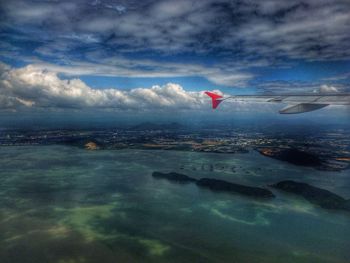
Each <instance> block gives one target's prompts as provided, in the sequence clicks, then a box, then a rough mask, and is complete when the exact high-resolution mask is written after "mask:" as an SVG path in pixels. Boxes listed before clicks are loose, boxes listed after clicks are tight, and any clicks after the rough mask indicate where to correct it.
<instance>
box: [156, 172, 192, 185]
mask: <svg viewBox="0 0 350 263" xmlns="http://www.w3.org/2000/svg"><path fill="white" fill-rule="evenodd" d="M152 176H153V177H154V178H157V179H167V180H169V181H173V182H178V183H190V182H196V181H197V179H195V178H192V177H189V176H187V175H184V174H179V173H174V172H170V173H161V172H153V173H152Z"/></svg>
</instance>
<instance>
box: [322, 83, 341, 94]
mask: <svg viewBox="0 0 350 263" xmlns="http://www.w3.org/2000/svg"><path fill="white" fill-rule="evenodd" d="M316 92H319V93H336V92H339V90H338V89H337V88H336V87H334V86H329V85H327V84H324V85H321V87H320V88H319V89H318V90H317V91H316Z"/></svg>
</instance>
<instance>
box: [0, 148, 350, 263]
mask: <svg viewBox="0 0 350 263" xmlns="http://www.w3.org/2000/svg"><path fill="white" fill-rule="evenodd" d="M0 156H1V159H0V167H1V170H0V259H1V262H11V263H13V262H35V263H38V262H58V263H63V262H247V263H248V262H249V263H254V262H269V263H270V262H283V263H286V262H287V263H288V262H344V263H345V262H350V251H349V247H350V238H349V237H350V214H346V213H343V212H337V211H327V210H324V209H321V208H318V207H315V206H313V205H311V204H309V203H308V202H306V201H304V200H303V199H301V198H297V197H295V196H293V195H288V194H284V193H281V192H278V191H275V190H273V192H274V193H275V194H276V196H277V197H276V198H275V199H274V200H270V201H257V200H254V199H250V198H245V197H242V196H239V195H230V194H223V193H214V192H211V191H208V190H206V189H199V188H198V187H197V186H196V185H194V184H186V185H182V184H174V183H171V182H168V181H165V180H156V179H153V178H152V176H151V174H152V172H153V171H162V172H168V171H177V172H182V173H185V174H187V175H190V176H193V177H196V178H200V177H212V178H221V179H225V180H228V181H232V182H237V183H242V184H247V185H252V186H266V185H269V184H271V183H275V182H278V181H281V180H284V179H293V180H297V181H304V182H307V183H310V184H312V185H315V186H319V187H322V188H326V189H328V190H331V191H333V192H335V193H337V194H340V195H342V196H344V197H346V198H350V173H349V170H347V171H343V172H324V171H317V170H313V169H311V168H303V167H297V166H294V165H290V164H287V163H284V162H280V161H277V160H273V159H270V158H266V157H263V156H261V155H259V154H257V153H255V152H251V153H247V154H234V155H233V154H211V153H194V152H176V151H142V150H119V151H107V150H101V151H86V150H83V149H79V148H75V147H69V146H29V147H1V148H0ZM208 164H212V165H213V167H214V171H210V169H208ZM233 166H234V169H232V167H233ZM233 170H234V172H233Z"/></svg>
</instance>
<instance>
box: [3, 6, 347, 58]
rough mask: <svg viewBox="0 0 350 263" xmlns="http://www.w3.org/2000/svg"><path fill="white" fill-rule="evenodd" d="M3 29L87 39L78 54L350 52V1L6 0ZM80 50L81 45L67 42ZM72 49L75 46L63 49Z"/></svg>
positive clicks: (49, 38)
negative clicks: (101, 51) (102, 51)
mask: <svg viewBox="0 0 350 263" xmlns="http://www.w3.org/2000/svg"><path fill="white" fill-rule="evenodd" d="M0 8H1V9H2V14H3V16H2V18H1V19H0V24H1V26H0V28H2V29H6V31H11V30H12V31H13V32H12V34H13V37H16V36H18V35H20V36H22V37H23V38H26V39H27V40H35V41H37V42H38V45H39V46H40V48H41V49H45V47H46V48H49V47H50V45H51V44H52V42H56V41H59V42H63V43H64V42H69V41H68V40H67V39H66V38H65V37H64V36H67V35H75V36H77V37H78V38H80V39H81V41H79V44H78V45H81V46H84V47H85V48H80V50H79V51H80V52H83V53H84V52H85V51H86V50H90V49H91V48H92V49H93V48H94V47H96V46H94V45H95V44H96V43H94V44H92V43H91V42H89V39H86V42H84V36H91V39H96V40H98V43H99V46H98V47H99V48H103V49H105V50H109V52H110V53H111V54H114V55H116V54H118V53H119V54H120V53H123V54H128V53H129V52H148V51H152V52H158V53H159V54H179V53H180V54H182V53H196V54H216V55H218V56H219V57H225V56H226V55H227V54H228V55H229V56H230V58H231V59H238V60H241V59H242V58H243V57H249V58H251V59H254V60H256V59H259V58H262V57H263V58H266V59H268V60H269V61H275V60H278V59H282V58H286V57H287V58H292V59H306V60H341V59H349V58H350V35H349V33H348V32H349V31H350V16H349V15H348V14H349V11H350V2H349V1H347V0H334V1H331V2H329V1H326V0H309V1H302V0H291V1H280V0H266V1H260V0H249V1H231V0H219V1H217V0H201V1H190V0H179V1H176V3H175V2H174V1H171V0H161V1H155V0H144V1H119V2H118V4H116V3H113V2H112V1H107V0H101V1H91V2H90V3H89V2H86V1H82V0H77V1H74V2H72V1H68V0H62V1H59V2H57V1H45V2H42V1H40V2H39V1H30V0H29V1H23V0H13V1H3V2H2V3H1V5H0ZM68 46H69V47H70V48H71V51H72V52H73V51H75V50H76V48H79V47H77V46H76V45H68ZM64 52H65V54H66V55H68V53H69V52H67V51H64Z"/></svg>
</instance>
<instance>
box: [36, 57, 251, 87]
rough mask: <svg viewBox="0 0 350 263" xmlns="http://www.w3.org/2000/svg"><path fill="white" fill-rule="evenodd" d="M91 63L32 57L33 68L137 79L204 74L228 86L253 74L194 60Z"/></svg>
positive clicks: (118, 59)
mask: <svg viewBox="0 0 350 263" xmlns="http://www.w3.org/2000/svg"><path fill="white" fill-rule="evenodd" d="M89 60H90V61H89V62H84V61H70V62H69V63H68V64H67V65H56V64H52V63H45V62H43V61H40V60H32V61H31V62H32V65H31V67H33V68H36V69H38V70H49V71H52V72H56V73H61V74H64V75H66V76H82V75H94V76H112V77H138V78H165V77H191V76H197V77H203V78H205V79H207V80H209V81H211V82H212V83H214V84H217V85H223V86H228V87H245V86H246V85H247V83H248V81H249V80H251V79H252V78H253V76H254V75H253V74H251V73H248V72H246V71H243V70H241V69H240V68H238V69H236V68H234V67H232V68H229V69H226V68H225V67H224V66H221V65H212V66H202V65H200V64H191V63H175V62H156V61H152V60H145V59H126V58H122V57H119V56H109V57H102V56H101V55H100V54H99V55H97V57H96V55H91V56H90V59H89Z"/></svg>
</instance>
